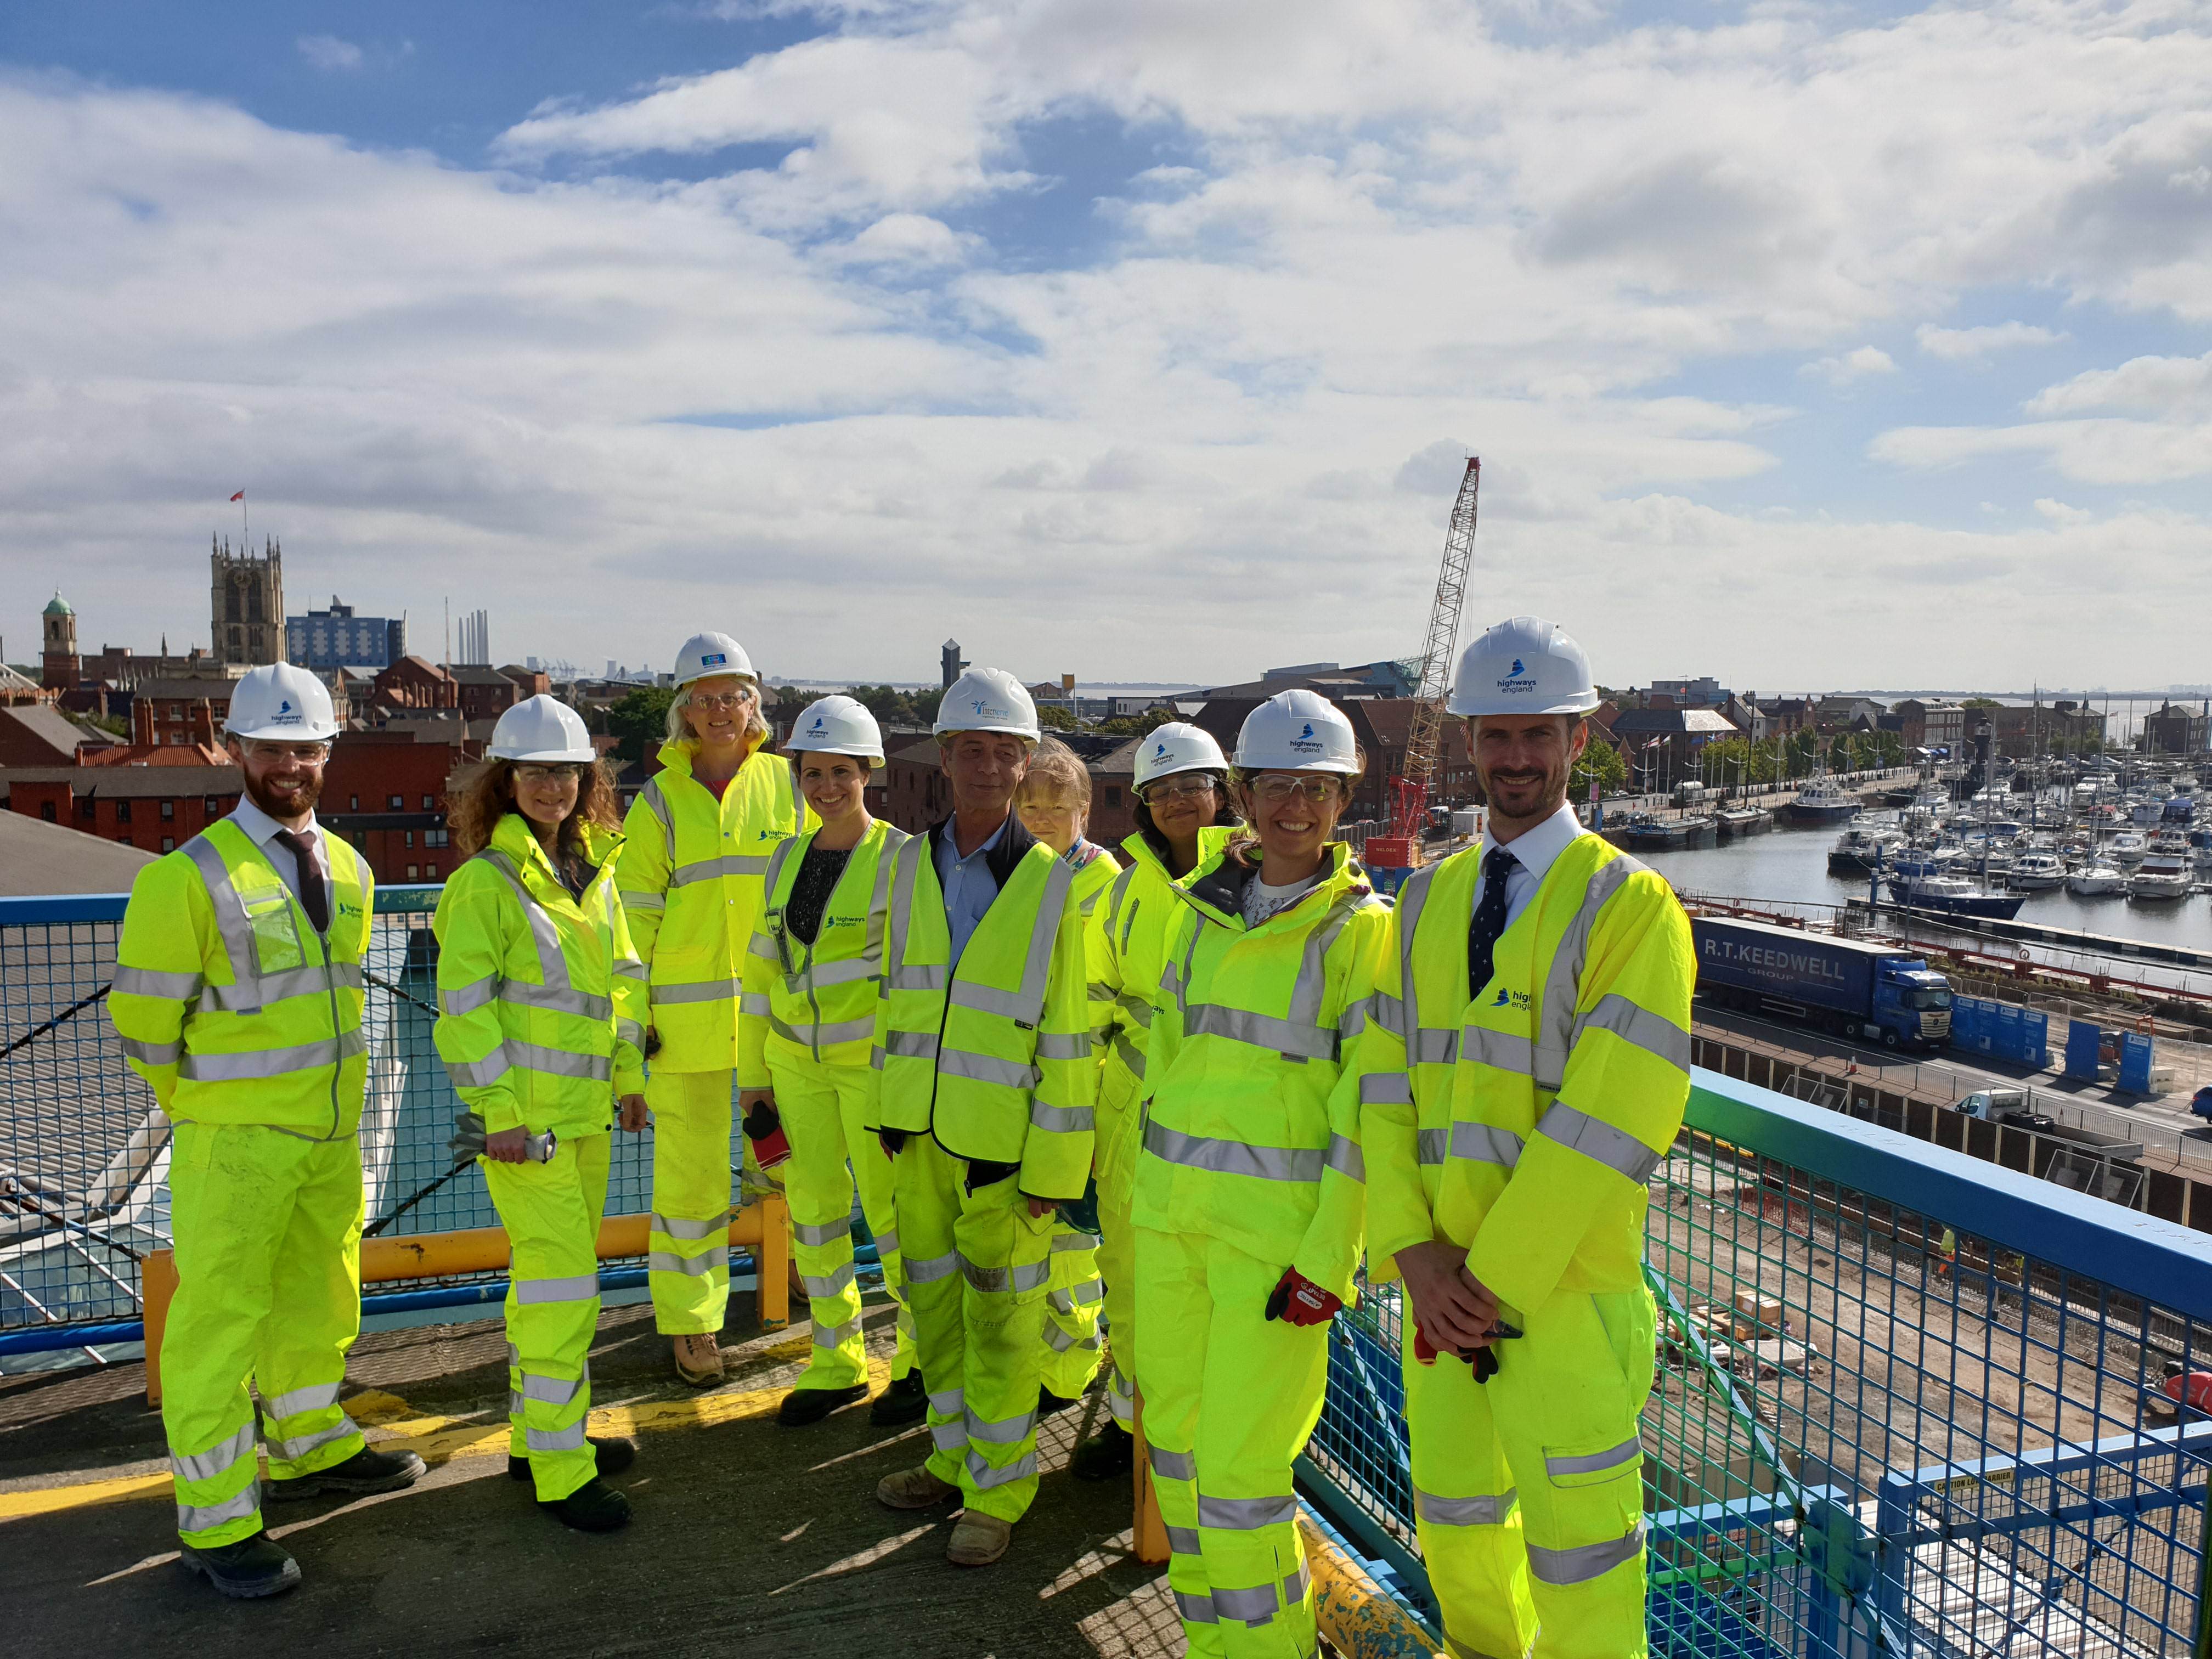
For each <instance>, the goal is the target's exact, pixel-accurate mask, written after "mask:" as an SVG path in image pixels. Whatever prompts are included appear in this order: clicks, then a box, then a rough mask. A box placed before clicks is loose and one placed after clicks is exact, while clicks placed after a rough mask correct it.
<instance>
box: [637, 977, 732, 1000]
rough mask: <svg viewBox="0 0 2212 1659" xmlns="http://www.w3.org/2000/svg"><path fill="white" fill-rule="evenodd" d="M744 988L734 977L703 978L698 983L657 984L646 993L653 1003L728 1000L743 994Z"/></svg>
mask: <svg viewBox="0 0 2212 1659" xmlns="http://www.w3.org/2000/svg"><path fill="white" fill-rule="evenodd" d="M742 994H744V986H742V985H741V984H739V983H738V981H736V980H734V979H709V980H702V981H700V982H699V983H698V984H696V985H656V986H654V987H653V988H652V989H651V990H649V991H648V992H647V994H646V1000H647V1001H648V1002H653V1003H676V1002H726V1001H728V1000H731V999H732V998H734V997H737V996H739V995H742Z"/></svg>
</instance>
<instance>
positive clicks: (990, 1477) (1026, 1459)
mask: <svg viewBox="0 0 2212 1659" xmlns="http://www.w3.org/2000/svg"><path fill="white" fill-rule="evenodd" d="M1060 868H1061V869H1063V870H1065V869H1066V868H1067V866H1066V865H1064V864H1063V865H1061V866H1060ZM1036 1472H1037V1460H1036V1453H1035V1452H1025V1453H1024V1454H1023V1455H1021V1456H1020V1457H1019V1458H1018V1459H1017V1460H1016V1461H1014V1462H1012V1463H1009V1464H1007V1465H1006V1468H992V1467H991V1465H990V1464H988V1463H987V1462H984V1461H983V1455H982V1454H981V1452H975V1451H971V1452H969V1454H968V1478H969V1480H973V1481H974V1482H975V1490H976V1491H977V1492H988V1491H990V1490H991V1488H992V1487H994V1486H1005V1485H1006V1484H1007V1483H1008V1482H1009V1481H1013V1480H1027V1479H1029V1477H1030V1476H1031V1475H1033V1474H1036Z"/></svg>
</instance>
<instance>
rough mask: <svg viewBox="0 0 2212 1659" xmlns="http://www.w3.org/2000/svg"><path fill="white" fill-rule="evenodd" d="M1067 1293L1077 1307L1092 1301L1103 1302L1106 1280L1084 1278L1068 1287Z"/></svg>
mask: <svg viewBox="0 0 2212 1659" xmlns="http://www.w3.org/2000/svg"><path fill="white" fill-rule="evenodd" d="M1068 1295H1069V1297H1072V1298H1073V1301H1074V1303H1075V1304H1076V1305H1077V1306H1078V1307H1088V1306H1089V1305H1090V1304H1092V1303H1093V1302H1103V1301H1104V1300H1105V1299H1106V1281H1105V1280H1104V1279H1085V1280H1084V1281H1083V1282H1082V1283H1081V1284H1079V1285H1075V1286H1073V1288H1072V1289H1070V1290H1069V1291H1068Z"/></svg>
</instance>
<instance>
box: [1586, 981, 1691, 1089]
mask: <svg viewBox="0 0 2212 1659" xmlns="http://www.w3.org/2000/svg"><path fill="white" fill-rule="evenodd" d="M1589 1030H1599V1031H1610V1032H1612V1033H1613V1035H1614V1036H1617V1037H1619V1038H1620V1039H1621V1040H1622V1041H1623V1042H1632V1043H1633V1044H1635V1045H1636V1047H1638V1048H1641V1049H1643V1050H1644V1052H1645V1053H1646V1054H1655V1055H1656V1056H1657V1057H1658V1058H1659V1059H1661V1060H1665V1061H1666V1062H1667V1063H1668V1065H1669V1066H1673V1067H1674V1069H1675V1070H1676V1071H1678V1072H1686V1071H1688V1070H1689V1069H1690V1034H1689V1033H1688V1032H1687V1031H1686V1030H1683V1029H1682V1028H1681V1027H1680V1026H1679V1025H1677V1024H1674V1021H1673V1020H1671V1019H1668V1018H1667V1017H1666V1016H1665V1015H1663V1014H1655V1013H1653V1012H1651V1011H1650V1009H1649V1008H1640V1007H1638V1006H1637V1005H1636V1004H1635V1003H1633V1002H1631V1001H1630V1000H1628V999H1627V998H1626V997H1625V996H1623V995H1621V994H1620V993H1619V992H1618V991H1608V992H1607V993H1606V994H1605V995H1603V996H1601V997H1600V998H1599V999H1598V1002H1597V1006H1596V1007H1595V1008H1593V1009H1591V1010H1590V1011H1589V1012H1588V1013H1586V1014H1584V1015H1583V1016H1581V1017H1580V1018H1577V1020H1576V1021H1575V1032H1574V1040H1575V1041H1576V1042H1581V1041H1582V1036H1583V1032H1584V1031H1589Z"/></svg>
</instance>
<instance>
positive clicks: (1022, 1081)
mask: <svg viewBox="0 0 2212 1659" xmlns="http://www.w3.org/2000/svg"><path fill="white" fill-rule="evenodd" d="M937 1070H938V1073H939V1076H942V1077H963V1078H967V1079H969V1080H970V1081H971V1082H975V1083H999V1084H1003V1085H1006V1087H1007V1088H1009V1089H1023V1090H1028V1089H1034V1088H1036V1081H1037V1074H1036V1067H1035V1066H1026V1065H1024V1064H1022V1063H1021V1062H1019V1061H1018V1060H1000V1059H998V1058H996V1057H995V1056H994V1055H991V1054H974V1053H971V1052H969V1050H968V1049H965V1048H945V1049H940V1050H939V1053H938V1056H937Z"/></svg>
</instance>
